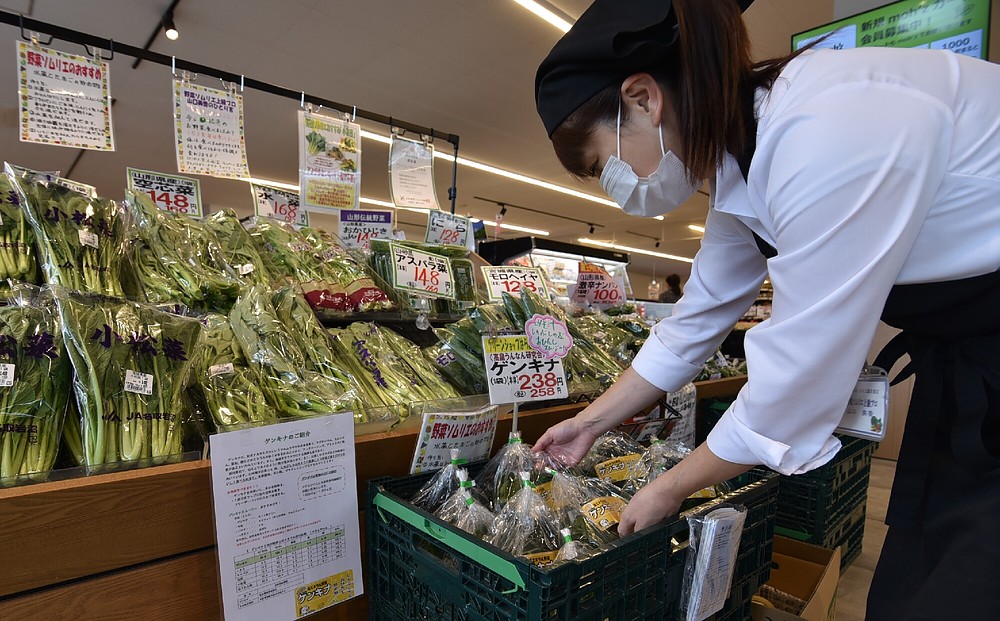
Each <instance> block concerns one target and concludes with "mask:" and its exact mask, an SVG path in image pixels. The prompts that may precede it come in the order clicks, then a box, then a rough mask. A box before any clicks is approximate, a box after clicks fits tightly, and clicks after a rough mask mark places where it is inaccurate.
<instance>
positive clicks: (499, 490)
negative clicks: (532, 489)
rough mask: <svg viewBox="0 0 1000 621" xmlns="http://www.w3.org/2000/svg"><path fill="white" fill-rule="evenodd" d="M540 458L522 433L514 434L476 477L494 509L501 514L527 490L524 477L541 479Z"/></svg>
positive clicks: (512, 433) (514, 432)
mask: <svg viewBox="0 0 1000 621" xmlns="http://www.w3.org/2000/svg"><path fill="white" fill-rule="evenodd" d="M535 462H536V457H535V454H534V453H532V452H531V447H530V446H529V445H527V444H525V443H524V442H523V441H522V440H521V433H520V432H519V431H513V432H511V434H510V437H509V438H508V440H507V444H505V445H503V447H502V448H501V449H500V450H499V451H497V454H496V455H494V456H493V459H491V460H490V461H488V462H487V463H486V466H484V467H483V469H482V470H481V471H480V472H479V475H478V476H476V484H477V485H478V486H479V487H480V488H481V489H482V490H484V491H485V492H486V494H487V495H488V496H489V497H490V501H491V508H492V509H493V511H499V510H500V509H502V508H503V507H504V505H505V504H507V501H508V500H509V499H510V497H511V496H512V495H513V494H514V493H515V492H517V491H518V490H520V489H521V488H522V487H523V484H522V482H521V473H522V472H528V473H532V475H533V476H536V477H537V473H538V472H540V471H541V470H540V469H536V468H535Z"/></svg>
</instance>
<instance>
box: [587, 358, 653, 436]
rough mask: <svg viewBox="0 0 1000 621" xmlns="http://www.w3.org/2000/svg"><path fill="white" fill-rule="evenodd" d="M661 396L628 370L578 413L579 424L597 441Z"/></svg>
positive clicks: (650, 385)
mask: <svg viewBox="0 0 1000 621" xmlns="http://www.w3.org/2000/svg"><path fill="white" fill-rule="evenodd" d="M663 394H664V393H663V391H662V390H660V389H659V388H657V387H656V386H654V385H652V384H650V383H649V382H647V381H646V380H644V379H643V378H642V376H640V375H639V374H638V373H636V372H635V371H633V370H632V367H629V368H628V369H626V370H625V372H624V373H622V375H621V377H619V378H618V381H617V382H615V383H614V385H613V386H611V388H609V389H608V390H607V392H605V393H604V394H603V395H601V396H600V397H598V398H597V399H596V400H595V401H594V402H593V403H592V404H590V406H589V407H587V409H585V410H583V411H582V412H580V414H579V417H580V421H581V422H582V423H583V424H584V425H585V426H586V427H587V428H588V429H589V430H590V431H592V432H593V434H594V436H595V437H596V436H599V435H601V434H602V433H604V432H606V431H609V430H611V429H614V428H615V427H617V426H618V425H619V424H621V422H622V421H624V420H625V419H627V418H629V417H630V416H634V415H635V414H636V413H637V412H639V411H640V410H641V409H643V408H645V407H646V406H648V405H650V404H651V403H653V402H654V401H656V400H657V399H659V398H660V397H662V396H663Z"/></svg>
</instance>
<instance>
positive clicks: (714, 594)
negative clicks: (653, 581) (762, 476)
mask: <svg viewBox="0 0 1000 621" xmlns="http://www.w3.org/2000/svg"><path fill="white" fill-rule="evenodd" d="M746 515H747V509H746V507H744V506H742V505H728V504H723V505H720V506H719V507H717V508H715V509H713V510H712V511H710V512H708V513H706V514H705V515H699V516H691V517H688V519H687V521H688V527H689V530H690V536H689V538H688V549H687V554H686V555H685V560H684V580H683V583H682V586H681V613H682V618H683V619H685V621H700V620H701V619H706V618H708V617H709V616H711V615H712V614H714V613H716V612H718V611H719V610H721V609H722V607H723V606H724V605H725V603H726V599H728V598H729V591H730V589H731V587H732V582H733V572H734V570H735V566H736V553H737V552H738V551H739V547H740V539H741V537H742V535H743V524H744V522H745V520H746Z"/></svg>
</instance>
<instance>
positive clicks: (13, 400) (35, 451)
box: [0, 289, 72, 484]
mask: <svg viewBox="0 0 1000 621" xmlns="http://www.w3.org/2000/svg"><path fill="white" fill-rule="evenodd" d="M21 291H22V292H23V293H22V294H21V295H19V296H18V299H17V300H16V301H14V302H13V303H11V304H10V305H7V306H0V484H7V482H8V481H7V480H8V479H9V478H11V477H16V476H19V475H38V476H39V477H43V476H44V474H45V473H47V472H48V471H49V470H51V469H52V467H53V465H54V464H55V460H56V454H57V452H58V449H59V438H60V435H61V433H62V426H63V420H64V417H65V416H66V406H67V402H68V400H69V394H70V381H71V376H72V367H71V366H70V362H69V359H68V358H67V356H66V350H65V348H64V347H63V335H62V330H61V329H60V325H59V316H58V313H57V312H56V309H55V305H54V304H53V302H52V299H51V296H50V295H48V293H47V292H46V293H45V294H41V295H37V296H36V295H35V292H33V291H32V292H28V291H24V290H23V289H22V290H21ZM32 478H35V477H32Z"/></svg>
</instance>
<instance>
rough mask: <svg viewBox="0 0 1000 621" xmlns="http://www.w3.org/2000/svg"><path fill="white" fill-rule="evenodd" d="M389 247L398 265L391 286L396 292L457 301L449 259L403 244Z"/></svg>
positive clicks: (392, 244)
mask: <svg viewBox="0 0 1000 621" xmlns="http://www.w3.org/2000/svg"><path fill="white" fill-rule="evenodd" d="M389 247H390V248H391V249H392V257H393V261H395V264H396V269H395V270H394V271H393V283H392V284H393V286H394V287H395V288H397V289H403V290H405V291H412V292H414V293H417V294H419V295H426V296H430V297H435V298H448V299H451V300H454V299H455V290H454V288H453V285H452V278H451V262H450V261H448V257H443V256H441V255H439V254H433V253H430V252H423V251H421V250H415V249H413V248H410V247H409V246H404V245H402V244H396V243H390V244H389Z"/></svg>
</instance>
